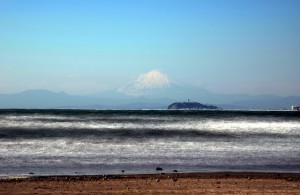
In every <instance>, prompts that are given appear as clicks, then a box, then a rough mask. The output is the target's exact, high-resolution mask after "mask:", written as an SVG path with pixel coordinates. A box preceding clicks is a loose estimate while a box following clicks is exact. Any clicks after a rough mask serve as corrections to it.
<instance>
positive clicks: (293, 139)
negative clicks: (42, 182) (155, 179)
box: [0, 110, 300, 177]
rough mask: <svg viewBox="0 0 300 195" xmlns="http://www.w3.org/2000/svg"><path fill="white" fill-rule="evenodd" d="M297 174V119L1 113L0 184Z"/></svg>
mask: <svg viewBox="0 0 300 195" xmlns="http://www.w3.org/2000/svg"><path fill="white" fill-rule="evenodd" d="M157 166H159V167H162V168H163V169H164V170H163V171H164V172H172V171H173V170H174V169H176V170H178V171H179V172H208V171H263V172H268V171H272V172H300V112H292V111H194V110H180V111H175V110H172V111H168V110H138V111H125V110H124V111H123V110H111V111H109V110H0V177H11V176H29V175H84V174H88V175H91V174H122V172H121V171H122V170H125V173H155V172H157V171H156V170H155V169H156V167H157Z"/></svg>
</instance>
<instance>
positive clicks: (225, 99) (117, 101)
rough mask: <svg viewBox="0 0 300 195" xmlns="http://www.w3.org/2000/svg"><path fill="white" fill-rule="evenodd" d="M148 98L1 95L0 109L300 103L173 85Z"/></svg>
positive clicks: (273, 106)
mask: <svg viewBox="0 0 300 195" xmlns="http://www.w3.org/2000/svg"><path fill="white" fill-rule="evenodd" d="M148 91H149V93H148V94H147V95H144V96H129V95H126V94H122V93H119V92H117V91H114V92H113V93H107V94H106V93H104V92H103V93H100V94H98V95H94V96H78V95H69V94H67V93H65V92H59V93H57V92H51V91H48V90H42V89H40V90H29V91H24V92H21V93H16V94H0V108H82V109H167V107H168V105H170V104H171V103H172V102H183V101H184V100H187V99H191V100H192V101H197V102H203V103H204V104H208V105H214V106H217V107H221V108H223V109H290V107H291V106H292V105H299V104H300V97H299V96H289V97H281V96H276V95H259V96H251V95H247V94H230V95H225V94H216V93H212V92H209V91H207V90H205V89H201V88H197V87H184V86H179V85H171V84H170V86H169V87H168V88H164V89H153V90H150V89H149V90H148Z"/></svg>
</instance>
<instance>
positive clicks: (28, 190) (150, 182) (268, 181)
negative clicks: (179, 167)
mask: <svg viewBox="0 0 300 195" xmlns="http://www.w3.org/2000/svg"><path fill="white" fill-rule="evenodd" d="M199 193H200V194H211V193H213V194H299V193H300V174H299V173H171V174H169V173H168V174H164V173H160V174H148V175H142V174H141V175H125V174H124V175H107V176H106V175H104V176H51V177H30V178H10V179H1V182H0V194H3V195H4V194H5V195H8V194H199Z"/></svg>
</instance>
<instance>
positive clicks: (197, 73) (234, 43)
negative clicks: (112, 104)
mask: <svg viewBox="0 0 300 195" xmlns="http://www.w3.org/2000/svg"><path fill="white" fill-rule="evenodd" d="M153 70H155V71H159V72H161V73H162V74H163V75H167V76H168V78H171V79H172V80H176V82H179V83H185V84H188V85H193V86H199V87H201V88H204V89H207V90H210V91H212V92H216V93H225V94H231V93H247V94H251V95H258V94H275V95H281V96H290V95H300V76H299V73H300V1H299V0H251V1H250V0H248V1H246V0H244V1H243V0H226V1H224V0H101V1H98V0H89V1H83V0H70V1H66V0H43V1H41V0H0V93H17V92H21V91H24V90H30V89H48V90H52V91H65V92H67V93H70V94H81V95H86V94H95V93H100V92H103V91H106V90H114V89H118V88H121V87H122V86H124V85H126V84H128V83H130V82H132V81H134V80H135V79H138V78H139V77H140V76H141V75H145V74H147V73H148V72H151V71H153Z"/></svg>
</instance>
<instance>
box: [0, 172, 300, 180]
mask: <svg viewBox="0 0 300 195" xmlns="http://www.w3.org/2000/svg"><path fill="white" fill-rule="evenodd" d="M152 177H153V178H169V177H177V178H186V177H188V178H199V179H200V178H201V179H216V178H217V179H224V178H248V177H251V178H262V179H266V178H273V179H284V178H295V179H297V180H300V172H253V171H249V172H247V171H241V172H230V171H222V172H172V173H170V172H163V171H160V172H157V173H141V174H137V173H132V174H131V173H122V174H104V175H84V174H83V175H29V176H12V177H10V176H8V177H2V178H0V181H14V180H17V181H22V180H24V181H25V180H28V181H35V180H62V181H63V180H66V179H72V180H76V179H81V180H91V179H94V180H97V179H103V178H105V179H124V178H127V179H144V178H152Z"/></svg>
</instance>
